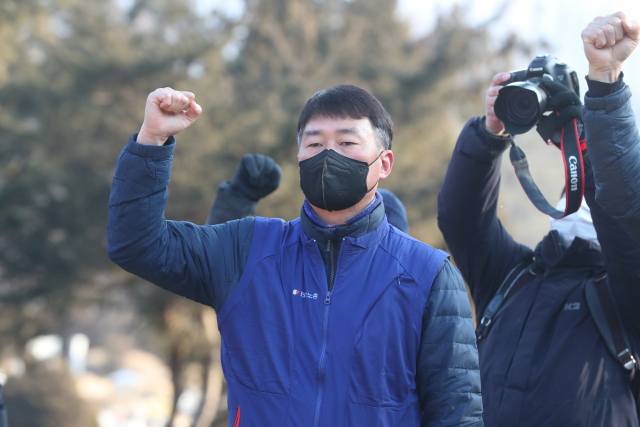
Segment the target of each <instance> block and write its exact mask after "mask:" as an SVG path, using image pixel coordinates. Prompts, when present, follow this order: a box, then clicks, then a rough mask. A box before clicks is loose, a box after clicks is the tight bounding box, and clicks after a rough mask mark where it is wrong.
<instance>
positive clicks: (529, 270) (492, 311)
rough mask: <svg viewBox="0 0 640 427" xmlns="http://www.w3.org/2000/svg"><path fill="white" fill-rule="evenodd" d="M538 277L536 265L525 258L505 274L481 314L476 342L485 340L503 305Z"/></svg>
mask: <svg viewBox="0 0 640 427" xmlns="http://www.w3.org/2000/svg"><path fill="white" fill-rule="evenodd" d="M537 275H538V269H537V266H536V263H535V262H534V261H533V259H531V258H527V259H525V260H524V261H522V262H520V263H519V264H518V265H516V266H515V267H513V269H512V270H511V271H510V272H509V274H507V277H506V278H505V279H504V281H503V282H502V284H501V285H500V287H499V288H498V292H496V295H495V296H494V297H493V298H492V299H491V301H490V302H489V305H487V308H486V309H485V310H484V313H482V319H480V324H479V325H478V328H477V329H476V340H477V341H480V340H482V339H484V338H486V336H487V334H488V333H489V330H490V329H491V326H492V324H493V320H494V319H495V318H496V317H497V316H498V315H499V314H500V313H501V312H502V310H503V309H504V307H506V305H505V303H506V301H507V300H508V299H510V298H511V297H513V296H514V295H515V294H516V293H518V291H519V290H520V289H522V288H524V287H525V286H526V285H527V284H528V283H529V282H531V280H533V278H534V277H535V276H537Z"/></svg>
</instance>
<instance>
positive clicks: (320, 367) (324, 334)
mask: <svg viewBox="0 0 640 427" xmlns="http://www.w3.org/2000/svg"><path fill="white" fill-rule="evenodd" d="M332 268H333V266H332ZM330 303H331V291H329V292H327V296H326V297H325V299H324V326H323V332H322V351H321V353H320V361H319V362H318V393H317V396H316V415H315V418H314V421H313V427H318V423H319V422H320V407H321V406H322V390H323V388H324V384H323V382H324V356H325V353H326V351H327V332H328V331H327V326H328V325H329V304H330Z"/></svg>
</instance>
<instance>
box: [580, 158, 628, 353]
mask: <svg viewBox="0 0 640 427" xmlns="http://www.w3.org/2000/svg"><path fill="white" fill-rule="evenodd" d="M593 160H594V159H593V158H592V157H591V153H589V156H588V157H587V158H586V159H585V161H584V176H585V183H584V198H585V200H586V201H587V204H588V205H589V208H590V210H591V218H592V219H593V226H594V228H595V229H596V233H597V235H598V242H599V243H600V248H601V251H602V255H603V258H604V265H605V268H606V270H607V276H608V282H609V288H610V289H611V292H612V293H613V296H614V299H615V301H616V304H617V306H618V308H619V309H620V312H621V315H622V318H623V324H624V325H626V326H628V327H630V328H631V332H633V335H634V336H636V337H638V336H640V311H638V303H640V244H638V242H636V241H635V240H634V239H632V238H631V236H630V235H629V233H627V232H626V231H625V229H624V228H623V227H622V225H621V224H620V222H618V221H616V220H615V219H613V218H612V217H611V216H610V215H609V214H607V213H606V212H605V211H604V209H603V207H602V206H600V204H599V203H598V202H597V201H596V197H597V193H596V191H597V190H596V183H595V180H594V172H593V166H592V162H593ZM636 351H637V349H636Z"/></svg>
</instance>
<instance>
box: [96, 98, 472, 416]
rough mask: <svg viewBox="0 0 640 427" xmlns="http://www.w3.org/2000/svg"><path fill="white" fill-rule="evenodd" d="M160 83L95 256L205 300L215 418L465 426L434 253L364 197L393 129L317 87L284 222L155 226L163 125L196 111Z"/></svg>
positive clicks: (465, 388) (467, 375)
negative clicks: (209, 314)
mask: <svg viewBox="0 0 640 427" xmlns="http://www.w3.org/2000/svg"><path fill="white" fill-rule="evenodd" d="M201 111H202V110H201V108H200V107H199V106H198V105H197V104H196V103H195V101H194V95H193V94H192V93H189V92H178V91H175V90H173V89H170V88H164V89H158V90H156V91H154V92H153V93H151V94H150V95H149V97H148V98H147V104H146V109H145V119H144V123H143V125H142V128H141V130H140V132H139V133H138V134H134V135H133V136H132V137H131V138H130V140H129V143H128V144H127V146H126V147H125V148H124V150H123V151H122V153H121V155H120V158H119V159H118V163H117V165H116V172H115V176H114V181H113V187H112V193H111V198H110V201H109V229H108V236H109V255H110V257H111V259H112V260H113V261H114V262H116V263H117V264H118V265H120V266H121V267H122V268H124V269H126V270H127V271H130V272H132V273H134V274H137V275H139V276H140V277H143V278H145V279H147V280H149V281H151V282H153V283H155V284H157V285H158V286H161V287H163V288H165V289H167V290H169V291H171V292H174V293H177V294H179V295H183V296H185V297H187V298H190V299H193V300H195V301H198V302H201V303H203V304H207V305H211V306H213V307H214V308H215V309H216V311H217V314H218V326H219V329H220V333H221V336H222V350H221V351H222V355H221V358H222V363H223V368H224V372H225V377H226V379H227V388H228V404H229V413H230V419H229V425H230V426H234V427H237V426H283V425H292V426H336V425H339V426H386V425H392V426H418V425H422V426H470V425H474V426H480V425H482V417H481V413H482V402H481V398H480V383H479V372H478V365H477V363H478V362H477V350H476V347H475V337H474V333H473V323H472V319H471V315H470V314H471V311H470V307H469V302H468V299H467V296H466V292H465V289H464V285H463V283H462V280H461V277H460V275H459V273H458V272H457V270H456V269H455V268H454V267H453V266H452V265H451V264H450V262H449V261H448V259H447V254H445V253H444V252H441V251H437V250H435V249H433V248H430V247H429V246H427V245H425V244H423V243H420V242H418V241H416V240H414V239H412V238H410V237H409V236H407V235H405V234H404V233H402V232H400V231H399V230H398V229H396V228H395V227H392V226H390V225H389V224H388V222H387V220H386V218H385V216H384V206H383V204H382V197H381V196H380V195H379V194H378V193H377V192H376V191H375V189H376V188H377V183H378V180H380V179H384V178H386V177H387V176H388V175H389V173H390V172H391V168H392V166H393V153H392V152H391V150H390V149H391V141H392V137H393V125H392V122H391V119H390V117H389V115H388V114H387V112H386V111H385V110H384V108H383V107H382V105H381V104H380V103H379V102H378V100H377V99H375V98H374V97H373V96H371V95H370V94H369V93H367V92H366V91H364V90H362V89H359V88H357V87H355V86H335V87H332V88H329V89H327V90H324V91H321V92H318V93H317V94H315V95H314V96H313V97H312V98H310V99H309V100H308V102H307V104H306V105H305V107H304V109H303V111H302V113H301V115H300V119H299V122H298V145H299V152H298V161H299V166H300V185H301V187H302V190H303V192H304V194H305V196H306V199H305V201H304V203H303V206H302V209H301V216H300V218H299V219H296V220H294V221H291V222H288V223H287V222H284V221H281V220H274V219H266V218H251V217H247V218H245V219H242V220H238V221H231V222H227V223H225V224H219V225H215V226H196V225H194V224H190V223H185V222H175V221H167V220H165V218H164V215H163V211H164V207H165V204H166V201H167V184H168V181H169V173H170V167H171V154H172V153H173V150H174V148H175V145H176V144H175V139H174V137H173V135H175V134H177V133H179V132H180V131H182V130H184V129H185V128H187V127H188V126H189V125H191V124H192V123H193V122H194V121H195V120H196V119H197V117H198V116H199V114H200V113H201Z"/></svg>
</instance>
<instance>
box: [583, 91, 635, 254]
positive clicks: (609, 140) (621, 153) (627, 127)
mask: <svg viewBox="0 0 640 427" xmlns="http://www.w3.org/2000/svg"><path fill="white" fill-rule="evenodd" d="M630 98H631V90H630V89H629V87H628V86H626V85H625V86H624V87H623V88H622V89H621V90H619V91H617V92H615V93H612V94H610V95H607V96H605V97H602V98H591V97H589V96H585V98H584V107H583V109H582V117H583V120H584V126H585V134H586V140H587V141H586V142H587V152H588V153H589V158H590V159H591V163H592V164H593V174H594V177H595V185H596V201H597V202H598V204H600V206H602V208H603V209H604V211H605V212H606V213H608V214H609V215H611V216H612V217H613V218H614V219H615V220H617V221H618V222H619V223H620V224H621V225H622V226H623V227H624V229H625V230H627V232H628V233H629V234H630V235H631V236H632V237H633V238H634V239H635V241H636V242H638V243H640V135H639V134H638V127H637V126H636V120H635V116H634V114H633V109H632V108H631V101H630Z"/></svg>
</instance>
